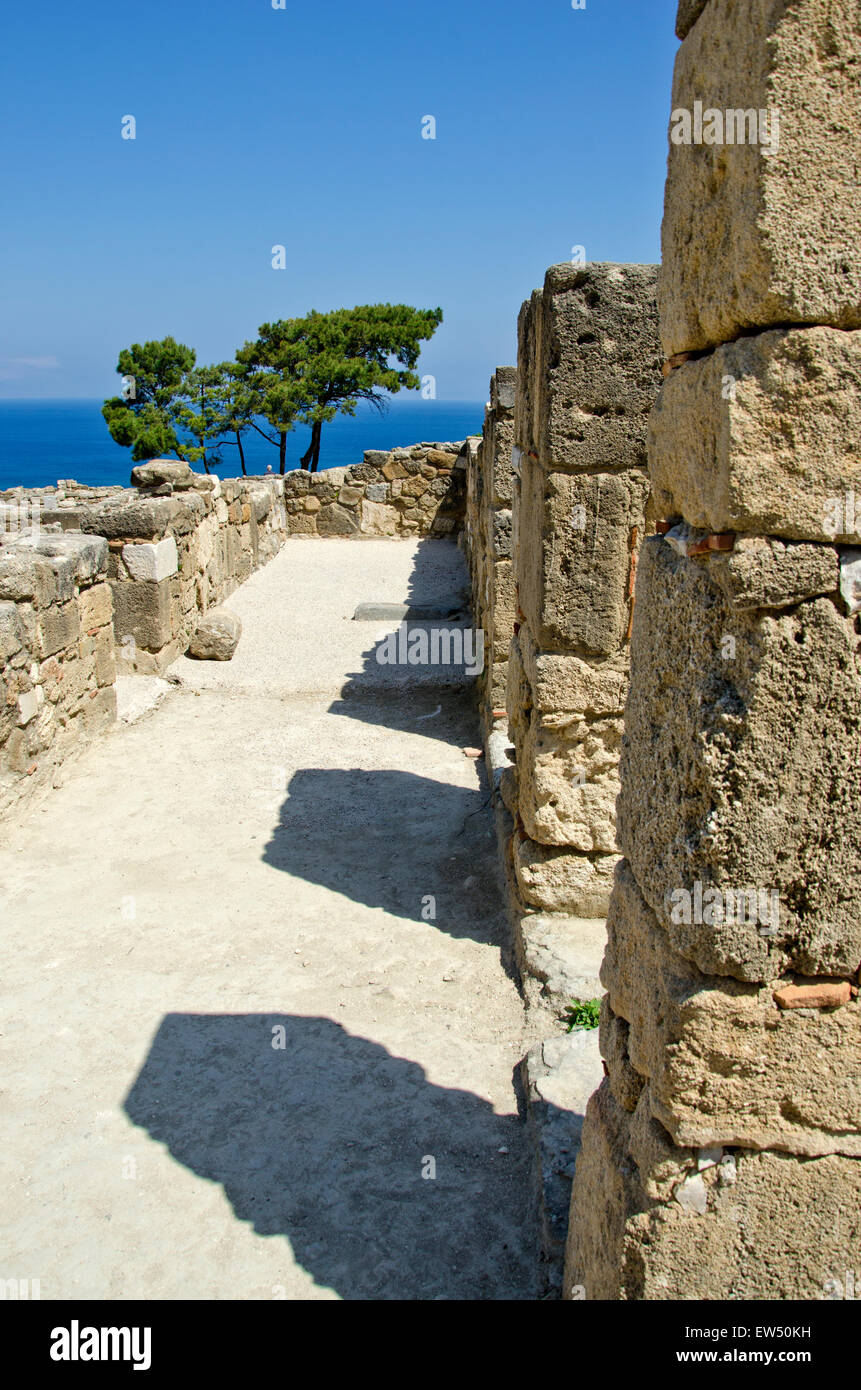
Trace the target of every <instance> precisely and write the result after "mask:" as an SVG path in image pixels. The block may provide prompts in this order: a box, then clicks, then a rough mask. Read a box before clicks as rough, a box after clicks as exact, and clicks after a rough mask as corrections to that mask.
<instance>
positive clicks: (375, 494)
mask: <svg viewBox="0 0 861 1390" xmlns="http://www.w3.org/2000/svg"><path fill="white" fill-rule="evenodd" d="M388 492H389V489H388V484H387V483H368V484H367V486H366V488H365V496H366V498H367V499H368V501H369V502H385V501H386V499H387V497H388Z"/></svg>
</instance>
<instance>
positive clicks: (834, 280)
mask: <svg viewBox="0 0 861 1390" xmlns="http://www.w3.org/2000/svg"><path fill="white" fill-rule="evenodd" d="M693 8H695V6H694V7H693ZM859 101H861V11H859V8H858V5H857V0H709V3H708V4H707V5H706V6H705V7H704V9H703V10H702V13H701V15H700V16H699V18H698V19H697V22H696V24H695V25H694V26H693V28H692V29H691V31H690V32H689V33H688V35H687V38H686V39H685V41H684V43H683V44H682V46H681V48H680V49H679V52H678V55H677V57H676V67H675V76H674V80H673V97H672V109H673V118H672V120H671V126H670V130H671V138H670V157H669V167H668V176H667V186H666V198H665V206H664V225H663V238H662V240H663V258H662V259H663V267H662V271H661V280H660V304H661V333H662V338H663V342H664V348H665V352H666V354H667V356H669V355H671V354H673V353H679V352H689V351H692V350H698V349H701V348H707V347H712V346H715V345H716V344H718V343H722V342H728V341H729V340H730V339H733V338H737V337H738V335H739V334H740V333H741V332H743V331H745V330H747V329H751V328H757V327H767V326H768V325H770V324H776V323H824V324H831V325H832V326H834V327H836V328H857V327H859V326H861V252H859V244H858V181H857V174H856V170H857V168H858V165H859V162H861V124H859V122H858V119H857V114H858V106H859ZM695 102H699V103H701V105H700V107H699V113H700V115H701V117H702V128H701V130H698V129H695V117H696V108H695V105H694V104H695ZM712 111H714V112H717V113H718V114H719V115H720V118H721V119H720V125H719V124H718V121H717V119H716V118H715V117H712V116H710V115H709V113H710V112H712ZM727 111H730V112H738V113H739V116H740V117H741V118H742V121H743V124H741V125H737V124H736V120H735V117H733V118H732V119H731V121H730V122H727V119H726V113H727ZM680 112H687V113H689V116H688V120H689V123H690V125H689V132H688V138H689V140H690V143H687V144H685V143H675V141H676V140H681V139H683V138H684V136H685V134H686V131H685V129H684V125H683V121H682V118H681V117H680V116H679V113H680ZM745 112H749V113H750V115H751V118H752V120H755V121H756V129H752V128H750V127H748V124H747V121H746V119H745ZM761 112H762V113H765V115H766V119H765V121H763V119H762V117H761V116H760V113H761ZM774 113H779V115H777V116H775V114H774ZM775 121H777V122H778V123H777V124H775ZM727 124H730V126H731V134H732V137H733V142H732V143H729V141H728V140H727V131H726V126H727ZM763 127H764V128H763ZM674 132H675V134H674ZM698 135H699V142H697V136H698ZM739 136H740V137H741V139H742V140H743V141H744V143H740V142H739V139H738V137H739ZM717 137H721V138H720V141H719V142H717ZM710 140H715V141H716V142H715V143H709V141H710Z"/></svg>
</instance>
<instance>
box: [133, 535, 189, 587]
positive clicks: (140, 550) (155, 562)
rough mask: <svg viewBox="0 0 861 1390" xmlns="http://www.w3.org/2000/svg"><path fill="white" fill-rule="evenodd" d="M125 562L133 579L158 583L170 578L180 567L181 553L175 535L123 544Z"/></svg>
mask: <svg viewBox="0 0 861 1390" xmlns="http://www.w3.org/2000/svg"><path fill="white" fill-rule="evenodd" d="M122 554H123V563H124V564H125V567H126V569H127V570H128V572H129V574H130V575H131V577H132V579H136V580H138V581H141V582H146V581H151V582H152V583H155V584H158V583H159V582H160V581H161V580H162V579H169V578H170V576H171V575H172V574H176V572H177V570H178V569H179V555H178V554H177V549H176V541H175V540H174V538H173V536H165V538H164V540H162V541H156V542H155V544H153V543H152V542H146V541H145V542H143V544H141V545H124V546H123V552H122Z"/></svg>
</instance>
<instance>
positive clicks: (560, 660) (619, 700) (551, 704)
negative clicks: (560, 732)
mask: <svg viewBox="0 0 861 1390" xmlns="http://www.w3.org/2000/svg"><path fill="white" fill-rule="evenodd" d="M514 641H515V643H516V644H517V649H518V656H519V659H520V660H521V661H522V663H523V670H524V675H525V678H526V681H527V688H528V691H529V703H530V705H533V704H534V706H535V708H536V709H537V710H538V711H539V712H540V713H542V714H555V713H566V712H570V713H579V714H585V715H589V716H590V718H595V717H604V718H606V717H607V716H616V715H621V714H622V713H623V711H624V708H625V698H626V696H627V693H628V658H627V652H623V653H620V654H619V655H618V656H616V657H614V658H613V659H612V660H609V661H608V660H595V661H591V662H590V661H585V660H584V659H583V658H582V657H579V656H564V655H559V654H553V653H547V652H542V651H541V649H540V648H539V647H538V646H537V644H536V643H535V641H534V640H533V638H532V637H531V635H530V633H529V630H528V629H527V628H525V627H521V629H520V632H519V634H518V635H517V637H516V638H515V639H514Z"/></svg>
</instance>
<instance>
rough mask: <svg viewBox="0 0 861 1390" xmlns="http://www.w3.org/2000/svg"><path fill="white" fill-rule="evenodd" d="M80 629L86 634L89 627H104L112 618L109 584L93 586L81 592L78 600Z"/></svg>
mask: <svg viewBox="0 0 861 1390" xmlns="http://www.w3.org/2000/svg"><path fill="white" fill-rule="evenodd" d="M78 607H79V611H80V615H81V627H82V628H83V630H84V631H85V632H86V631H87V629H88V628H91V627H104V626H105V624H106V623H109V622H110V621H111V618H112V617H113V611H114V604H113V598H112V595H111V587H110V585H109V584H93V585H92V586H91V587H90V588H89V589H83V590H82V591H81V595H80V598H79V599H78Z"/></svg>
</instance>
